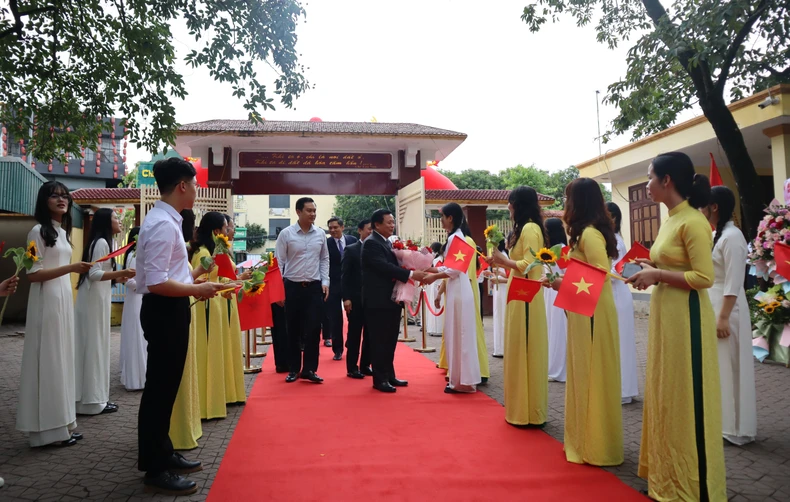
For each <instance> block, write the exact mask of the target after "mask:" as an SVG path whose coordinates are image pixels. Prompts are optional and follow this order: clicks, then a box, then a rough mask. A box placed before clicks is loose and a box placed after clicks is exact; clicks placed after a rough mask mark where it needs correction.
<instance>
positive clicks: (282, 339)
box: [271, 303, 289, 373]
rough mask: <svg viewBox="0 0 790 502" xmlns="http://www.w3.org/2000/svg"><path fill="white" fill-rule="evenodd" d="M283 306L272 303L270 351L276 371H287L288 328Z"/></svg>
mask: <svg viewBox="0 0 790 502" xmlns="http://www.w3.org/2000/svg"><path fill="white" fill-rule="evenodd" d="M287 319H288V318H287V317H286V315H285V307H283V306H282V305H279V304H277V303H272V328H271V329H272V353H273V354H274V368H275V371H276V372H277V373H288V371H289V370H288V328H287V322H288V321H287Z"/></svg>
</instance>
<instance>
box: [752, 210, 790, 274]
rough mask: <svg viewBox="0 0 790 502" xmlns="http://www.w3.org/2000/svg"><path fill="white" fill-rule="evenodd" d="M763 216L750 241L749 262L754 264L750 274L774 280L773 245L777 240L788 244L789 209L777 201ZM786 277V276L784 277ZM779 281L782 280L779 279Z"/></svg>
mask: <svg viewBox="0 0 790 502" xmlns="http://www.w3.org/2000/svg"><path fill="white" fill-rule="evenodd" d="M765 213H766V215H765V217H763V219H762V221H760V224H759V225H758V226H757V237H755V239H754V240H753V241H752V244H751V249H750V252H749V263H751V264H752V265H754V268H753V269H752V274H754V275H757V276H758V277H763V278H765V279H771V280H772V282H774V283H775V282H776V279H777V278H778V276H777V274H776V264H775V263H774V261H773V260H774V245H775V244H776V243H777V242H782V243H787V244H790V217H788V213H790V209H788V208H787V206H781V205H779V203H778V202H777V201H774V202H773V203H771V205H770V206H768V207H767V208H766V209H765ZM784 279H788V278H784ZM779 282H784V281H782V280H781V279H780V280H779Z"/></svg>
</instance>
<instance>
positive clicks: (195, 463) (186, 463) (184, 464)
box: [168, 453, 203, 474]
mask: <svg viewBox="0 0 790 502" xmlns="http://www.w3.org/2000/svg"><path fill="white" fill-rule="evenodd" d="M168 468H169V469H170V472H172V473H175V474H189V473H191V472H198V471H202V470H203V464H201V463H200V461H199V460H187V459H185V458H184V456H183V455H181V454H180V453H173V456H172V457H170V461H169V462H168Z"/></svg>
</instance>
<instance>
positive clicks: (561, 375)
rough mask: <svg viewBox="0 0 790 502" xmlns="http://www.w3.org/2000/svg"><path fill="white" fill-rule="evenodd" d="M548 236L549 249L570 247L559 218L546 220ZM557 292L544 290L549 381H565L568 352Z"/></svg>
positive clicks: (564, 317)
mask: <svg viewBox="0 0 790 502" xmlns="http://www.w3.org/2000/svg"><path fill="white" fill-rule="evenodd" d="M545 226H546V234H548V236H549V247H554V246H556V245H557V244H562V246H563V247H565V246H567V245H568V237H567V236H566V235H565V226H564V225H563V224H562V220H561V219H559V218H547V219H546V223H545ZM552 272H553V273H555V274H556V273H558V272H560V268H559V267H558V266H557V265H556V264H554V265H552ZM556 299H557V292H556V291H554V289H552V288H543V301H544V302H545V303H546V326H547V331H548V334H549V381H553V382H564V381H565V351H566V350H567V338H568V317H567V316H566V315H565V311H564V310H562V309H561V308H559V307H555V306H554V300H556Z"/></svg>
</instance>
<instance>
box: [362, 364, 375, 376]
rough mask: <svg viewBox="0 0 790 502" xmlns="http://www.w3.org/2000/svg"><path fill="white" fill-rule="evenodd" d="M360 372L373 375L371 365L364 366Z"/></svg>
mask: <svg viewBox="0 0 790 502" xmlns="http://www.w3.org/2000/svg"><path fill="white" fill-rule="evenodd" d="M359 372H360V373H362V374H363V375H365V376H373V370H372V369H370V367H369V366H364V367H363V368H362V369H361V370H359Z"/></svg>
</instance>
